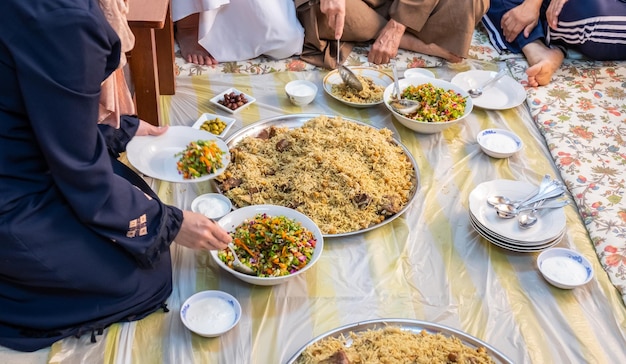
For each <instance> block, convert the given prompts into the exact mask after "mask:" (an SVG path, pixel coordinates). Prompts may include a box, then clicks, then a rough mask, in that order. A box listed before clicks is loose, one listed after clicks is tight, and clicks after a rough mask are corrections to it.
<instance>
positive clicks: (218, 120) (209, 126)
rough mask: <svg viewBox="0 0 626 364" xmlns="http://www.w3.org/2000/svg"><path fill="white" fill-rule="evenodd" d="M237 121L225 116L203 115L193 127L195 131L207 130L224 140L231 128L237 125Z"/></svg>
mask: <svg viewBox="0 0 626 364" xmlns="http://www.w3.org/2000/svg"><path fill="white" fill-rule="evenodd" d="M235 121H236V120H235V119H233V118H228V117H225V116H221V115H217V114H211V113H204V114H202V115H201V116H200V117H199V118H198V120H196V122H195V123H194V124H193V125H192V126H191V127H192V128H195V129H200V130H206V131H208V132H209V133H211V134H215V135H217V136H218V137H220V138H222V139H223V138H224V137H225V136H226V133H228V131H229V130H230V128H231V127H232V126H233V124H234V123H235Z"/></svg>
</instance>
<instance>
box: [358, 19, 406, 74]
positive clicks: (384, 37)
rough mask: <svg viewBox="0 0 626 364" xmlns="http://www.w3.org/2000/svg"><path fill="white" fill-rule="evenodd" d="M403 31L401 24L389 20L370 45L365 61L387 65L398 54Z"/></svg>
mask: <svg viewBox="0 0 626 364" xmlns="http://www.w3.org/2000/svg"><path fill="white" fill-rule="evenodd" d="M405 30H406V27H405V26H404V25H403V24H401V23H398V22H397V21H395V20H393V19H390V20H389V21H388V22H387V24H386V25H385V27H384V28H383V29H382V30H381V31H380V34H379V35H378V38H376V41H375V42H374V43H373V44H372V48H371V49H370V52H369V54H368V55H367V60H368V61H370V62H372V63H375V64H383V63H389V61H390V60H391V59H392V58H394V57H395V56H396V55H397V54H398V49H399V48H400V40H401V39H402V35H403V34H404V31H405Z"/></svg>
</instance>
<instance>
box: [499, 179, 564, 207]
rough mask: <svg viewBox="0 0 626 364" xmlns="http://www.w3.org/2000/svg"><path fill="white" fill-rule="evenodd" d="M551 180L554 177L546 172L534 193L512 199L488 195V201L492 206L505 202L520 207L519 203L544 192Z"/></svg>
mask: <svg viewBox="0 0 626 364" xmlns="http://www.w3.org/2000/svg"><path fill="white" fill-rule="evenodd" d="M551 181H552V177H550V175H549V174H546V175H544V176H543V179H542V180H541V182H540V183H539V187H537V190H535V191H533V193H531V194H530V195H528V196H526V197H524V198H523V199H521V200H516V201H511V200H510V199H509V198H508V197H505V196H489V197H487V203H488V204H489V205H491V206H495V205H498V204H501V203H505V204H508V205H513V206H515V207H518V206H519V205H521V204H522V203H524V202H526V201H527V200H529V199H531V198H533V197H535V196H537V195H538V194H540V193H543V192H544V191H545V189H546V188H547V187H548V185H549V184H550V182H551Z"/></svg>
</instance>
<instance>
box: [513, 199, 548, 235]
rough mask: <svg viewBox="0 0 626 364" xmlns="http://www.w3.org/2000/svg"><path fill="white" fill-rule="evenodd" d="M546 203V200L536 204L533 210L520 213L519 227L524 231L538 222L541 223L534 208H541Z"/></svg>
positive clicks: (518, 218) (518, 216) (518, 217)
mask: <svg viewBox="0 0 626 364" xmlns="http://www.w3.org/2000/svg"><path fill="white" fill-rule="evenodd" d="M544 202H546V200H541V201H539V202H536V203H535V204H534V205H533V209H532V210H525V211H522V212H520V213H519V215H517V225H519V227H520V228H522V229H528V228H530V227H532V226H534V225H535V224H536V223H537V221H539V218H538V217H537V209H535V208H534V207H538V206H541V205H543V203H544Z"/></svg>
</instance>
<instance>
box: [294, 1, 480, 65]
mask: <svg viewBox="0 0 626 364" xmlns="http://www.w3.org/2000/svg"><path fill="white" fill-rule="evenodd" d="M295 4H296V8H297V13H298V19H299V20H300V22H301V23H302V26H303V27H304V48H303V50H302V55H301V56H300V58H302V59H303V60H304V61H306V62H309V63H312V64H314V65H317V66H322V67H327V68H335V67H336V63H337V62H336V56H337V42H336V41H334V31H333V30H332V29H330V28H329V27H328V22H327V19H326V16H325V15H324V14H322V13H321V11H320V5H319V1H308V0H295ZM488 8H489V0H346V19H345V26H344V31H343V35H342V37H341V40H342V44H341V59H340V62H343V61H345V59H346V58H347V57H348V55H349V54H350V52H351V51H352V47H353V46H354V44H355V43H357V42H370V41H374V40H376V38H377V37H378V34H379V33H380V31H381V30H382V29H383V27H384V26H385V25H386V24H387V21H388V20H389V19H390V18H391V19H394V20H395V21H397V22H399V23H401V24H403V25H404V26H406V27H407V29H406V31H407V32H410V33H412V34H414V35H415V36H416V37H417V38H419V39H421V40H422V41H423V42H424V43H426V44H429V43H435V44H437V45H439V46H441V47H442V48H444V49H446V50H448V51H450V52H452V53H453V54H456V55H458V56H461V57H467V54H468V52H469V47H470V44H471V42H472V35H473V33H474V28H475V27H476V24H478V22H479V21H480V19H481V17H482V16H483V15H484V14H485V12H487V9H488Z"/></svg>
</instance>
